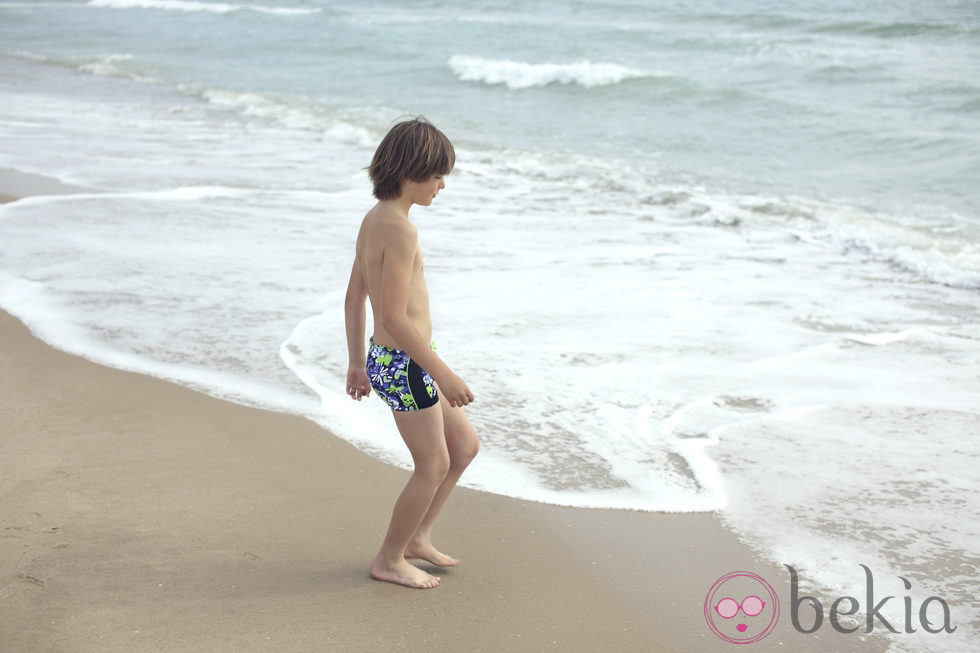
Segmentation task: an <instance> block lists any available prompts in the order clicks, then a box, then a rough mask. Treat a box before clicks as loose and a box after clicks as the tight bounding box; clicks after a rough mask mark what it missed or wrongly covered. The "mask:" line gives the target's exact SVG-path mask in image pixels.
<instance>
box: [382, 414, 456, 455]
mask: <svg viewBox="0 0 980 653" xmlns="http://www.w3.org/2000/svg"><path fill="white" fill-rule="evenodd" d="M444 403H445V402H443V401H440V402H439V403H437V404H435V405H434V406H430V407H429V408H423V409H421V410H401V411H400V410H393V411H391V414H392V416H393V417H394V418H395V425H396V426H397V427H398V432H399V433H400V434H401V436H402V440H404V441H405V444H406V445H407V446H408V450H409V451H410V452H411V453H412V457H413V458H415V459H416V461H418V459H419V457H423V458H429V457H431V456H442V455H445V454H446V436H445V422H444V415H443V411H442V410H440V408H439V406H440V405H442V404H444Z"/></svg>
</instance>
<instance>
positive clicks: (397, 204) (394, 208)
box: [380, 195, 415, 220]
mask: <svg viewBox="0 0 980 653" xmlns="http://www.w3.org/2000/svg"><path fill="white" fill-rule="evenodd" d="M380 204H381V205H382V206H387V207H388V208H389V210H390V211H391V212H392V213H395V214H396V215H400V216H401V217H403V218H405V219H406V220H408V212H409V210H410V209H411V208H412V206H414V205H415V203H414V202H412V200H410V199H408V198H407V197H405V196H404V195H401V196H399V197H396V198H395V199H392V200H381V202H380Z"/></svg>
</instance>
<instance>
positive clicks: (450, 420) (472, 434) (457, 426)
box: [439, 399, 479, 453]
mask: <svg viewBox="0 0 980 653" xmlns="http://www.w3.org/2000/svg"><path fill="white" fill-rule="evenodd" d="M439 405H440V406H441V407H442V421H443V425H444V431H445V439H446V445H447V446H448V447H449V449H450V450H451V451H459V450H464V451H465V450H471V449H475V448H477V447H479V440H478V439H477V437H476V430H475V429H474V428H473V425H472V424H470V418H469V417H467V416H466V411H465V410H463V407H462V406H455V407H454V406H450V405H449V402H448V401H443V400H442V399H440V400H439ZM473 453H475V451H474V452H473Z"/></svg>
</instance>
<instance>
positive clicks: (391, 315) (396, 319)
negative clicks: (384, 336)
mask: <svg viewBox="0 0 980 653" xmlns="http://www.w3.org/2000/svg"><path fill="white" fill-rule="evenodd" d="M405 321H406V319H405V316H404V315H399V314H398V312H397V311H391V312H388V311H382V313H381V326H383V327H384V330H385V331H387V332H388V333H390V334H392V335H393V336H395V338H397V337H398V335H397V334H398V333H399V332H400V331H401V329H402V325H403V324H404V322H405Z"/></svg>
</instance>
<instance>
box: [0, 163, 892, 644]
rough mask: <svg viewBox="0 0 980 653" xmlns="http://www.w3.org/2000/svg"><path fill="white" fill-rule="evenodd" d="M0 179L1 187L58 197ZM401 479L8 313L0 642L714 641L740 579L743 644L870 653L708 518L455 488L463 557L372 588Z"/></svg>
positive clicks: (3, 358)
mask: <svg viewBox="0 0 980 653" xmlns="http://www.w3.org/2000/svg"><path fill="white" fill-rule="evenodd" d="M8 173H9V171H0V193H5V194H7V195H9V196H14V197H17V196H25V195H27V194H29V193H28V192H26V191H25V190H24V189H27V188H28V186H30V191H31V192H32V193H44V192H45V190H48V191H49V192H55V191H57V190H58V189H59V188H60V192H72V189H71V188H70V187H65V186H60V187H59V186H56V185H50V182H49V183H48V185H45V182H44V180H43V178H33V177H32V176H24V175H19V174H17V175H11V174H8ZM29 177H31V184H26V183H24V182H25V181H26V180H27V179H28V178H29ZM18 187H19V188H21V189H22V190H20V191H18ZM0 219H2V218H0ZM0 248H2V243H0ZM7 308H10V310H12V311H14V312H15V313H16V307H7ZM392 437H397V434H396V432H395V430H394V427H392ZM479 463H480V458H479V457H478V458H477V459H476V461H475V462H474V463H473V464H474V465H479ZM407 478H408V472H407V471H404V470H401V469H397V468H394V467H391V466H388V465H385V464H383V463H381V462H379V461H377V460H374V459H372V458H370V457H369V456H367V455H365V454H363V453H361V452H359V451H357V450H356V449H354V448H353V447H352V446H350V445H348V444H347V443H346V442H344V441H342V440H340V439H338V438H336V437H334V436H332V435H331V434H330V433H328V432H326V431H324V430H323V429H322V428H321V427H319V426H318V425H316V424H315V423H313V422H311V421H309V420H307V419H304V418H301V417H297V416H291V415H283V414H278V413H274V412H269V411H263V410H258V409H253V408H249V407H244V406H240V405H236V404H232V403H229V402H226V401H222V400H219V399H215V398H212V397H208V396H205V395H203V394H200V393H198V392H195V391H192V390H189V389H186V388H183V387H180V386H177V385H175V384H172V383H169V382H166V381H161V380H158V379H153V378H149V377H146V376H141V375H138V374H133V373H129V372H123V371H119V370H114V369H110V368H106V367H103V366H100V365H97V364H95V363H92V362H89V361H86V360H84V359H82V358H79V357H76V356H72V355H69V354H66V353H63V352H60V351H57V350H55V349H52V348H51V347H49V346H48V345H46V344H45V343H43V342H41V341H40V340H38V339H36V338H35V337H33V336H32V335H31V333H30V332H29V330H28V329H27V328H26V327H25V326H24V325H23V324H21V323H20V322H19V321H18V320H17V319H15V318H14V317H12V316H11V315H9V314H7V313H2V312H0V651H3V652H4V653H6V652H10V653H20V652H30V653H34V652H48V651H51V652H62V651H64V652H88V651H92V652H95V651H98V652H105V653H108V652H113V651H125V652H127V653H133V652H139V651H168V652H171V651H201V652H208V653H216V652H222V651H229V652H231V651H234V652H242V651H289V652H300V651H359V652H363V651H421V650H426V651H474V652H475V651H548V650H554V651H573V652H574V651H582V652H585V651H588V652H590V653H591V652H594V651H597V650H603V651H681V652H686V651H692V652H694V651H697V652H703V651H730V650H732V644H729V643H727V642H724V641H723V640H721V639H719V638H718V637H717V636H716V635H715V634H714V633H713V632H712V631H711V630H709V628H708V626H707V624H706V622H705V618H704V615H703V603H704V600H705V595H706V593H707V592H708V590H709V588H710V587H711V585H712V584H713V583H714V582H715V580H717V579H718V578H719V577H721V576H723V575H725V574H726V573H728V572H732V571H737V570H749V571H752V572H754V573H757V574H759V575H761V576H762V577H764V578H766V579H768V580H769V581H770V582H771V583H772V584H773V586H774V587H775V588H776V590H777V592H778V594H779V600H780V603H781V604H782V606H783V615H782V617H781V618H780V620H779V622H778V625H777V626H776V628H775V630H774V631H773V632H772V633H770V634H769V635H768V636H767V637H766V638H765V639H763V640H761V641H760V642H758V643H755V644H753V645H752V646H751V647H750V648H751V650H753V651H880V650H883V649H884V645H883V642H882V641H880V640H877V639H865V638H864V637H863V636H860V635H858V634H853V635H841V634H838V633H836V632H834V631H833V630H831V629H830V628H829V627H824V628H823V629H822V630H821V631H819V632H818V633H816V634H811V635H804V634H801V633H799V632H797V631H795V630H794V629H793V628H792V625H791V623H790V619H789V580H788V572H787V570H786V569H785V567H782V566H781V565H777V564H774V563H771V562H766V561H764V560H762V559H760V558H759V556H758V555H757V554H756V553H755V552H753V551H751V550H750V549H748V548H747V547H745V546H744V545H742V544H741V543H740V542H739V541H738V540H737V538H736V537H735V536H734V535H733V534H732V533H731V532H729V531H728V530H726V529H725V527H724V526H723V523H722V520H721V519H720V516H719V515H717V514H710V513H705V514H656V513H641V512H628V511H609V510H582V509H571V508H562V507H557V506H548V505H542V504H536V503H533V502H527V501H521V500H517V499H512V498H507V497H501V496H496V495H491V494H487V493H482V492H477V491H473V490H468V489H466V488H458V489H457V490H456V492H455V493H454V495H453V497H451V499H450V502H449V504H448V505H447V507H446V508H445V509H444V511H443V514H442V515H441V517H440V521H439V522H438V523H437V528H436V533H435V537H434V540H435V542H436V545H437V546H439V547H440V548H441V549H443V550H444V551H446V552H447V553H450V554H451V555H454V556H456V557H458V558H460V559H461V561H462V563H461V565H460V566H459V567H457V568H455V569H452V570H442V571H439V572H438V573H439V575H441V576H442V579H443V580H442V584H441V585H440V586H439V587H438V588H435V589H431V590H412V589H407V588H402V587H399V586H395V585H392V584H389V583H381V582H377V581H373V580H371V579H370V578H369V576H368V571H367V568H368V564H369V563H370V561H371V559H372V558H373V557H374V554H375V553H376V550H377V547H378V545H379V543H380V540H381V537H382V536H383V534H384V530H385V527H386V525H387V520H388V517H389V515H390V510H391V506H392V504H393V502H394V499H395V497H396V496H397V494H398V492H399V491H400V490H401V487H402V486H403V484H404V483H405V481H406V480H407ZM464 480H465V476H464ZM423 568H425V569H426V570H429V571H432V570H433V569H432V568H431V567H428V566H424V567H423Z"/></svg>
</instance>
